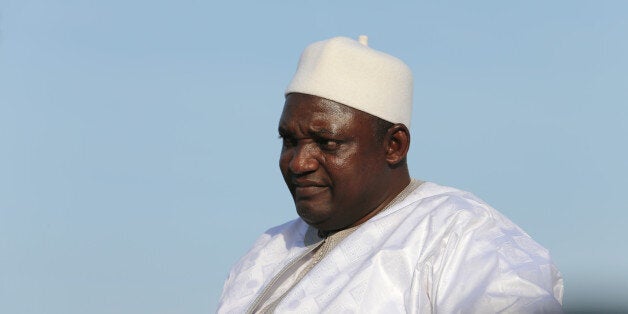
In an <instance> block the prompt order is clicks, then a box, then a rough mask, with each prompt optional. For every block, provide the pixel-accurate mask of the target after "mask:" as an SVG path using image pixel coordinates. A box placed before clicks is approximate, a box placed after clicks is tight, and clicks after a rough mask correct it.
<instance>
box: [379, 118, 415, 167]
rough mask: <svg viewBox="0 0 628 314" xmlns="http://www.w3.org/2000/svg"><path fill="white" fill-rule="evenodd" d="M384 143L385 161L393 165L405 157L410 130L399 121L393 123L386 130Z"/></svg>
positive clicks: (408, 145) (408, 146) (408, 147)
mask: <svg viewBox="0 0 628 314" xmlns="http://www.w3.org/2000/svg"><path fill="white" fill-rule="evenodd" d="M385 143H386V161H387V162H388V164H389V165H391V166H395V165H397V164H399V163H401V162H402V161H404V160H405V159H406V155H407V154H408V150H409V149H410V131H409V130H408V128H407V127H406V126H405V125H403V124H401V123H397V124H394V125H393V126H391V127H390V128H388V132H386V141H385Z"/></svg>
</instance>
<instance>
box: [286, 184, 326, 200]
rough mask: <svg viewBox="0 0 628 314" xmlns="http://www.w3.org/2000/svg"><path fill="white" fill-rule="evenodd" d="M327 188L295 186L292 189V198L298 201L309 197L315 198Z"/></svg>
mask: <svg viewBox="0 0 628 314" xmlns="http://www.w3.org/2000/svg"><path fill="white" fill-rule="evenodd" d="M327 189H328V188H327V187H326V186H318V185H301V186H300V185H297V186H295V188H294V198H295V199H299V198H309V197H313V196H316V195H317V194H320V193H322V192H324V191H326V190H327Z"/></svg>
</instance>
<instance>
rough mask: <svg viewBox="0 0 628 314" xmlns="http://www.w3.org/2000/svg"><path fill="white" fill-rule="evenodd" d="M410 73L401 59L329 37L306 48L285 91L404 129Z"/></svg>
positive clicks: (363, 42) (361, 43) (408, 114)
mask: <svg viewBox="0 0 628 314" xmlns="http://www.w3.org/2000/svg"><path fill="white" fill-rule="evenodd" d="M412 86H413V85H412V71H411V70H410V68H409V67H408V66H407V65H406V64H405V63H404V62H403V61H401V60H399V59H397V58H395V57H393V56H391V55H389V54H386V53H383V52H381V51H377V50H375V49H372V48H370V47H368V46H367V38H366V36H360V38H359V42H358V41H356V40H353V39H350V38H346V37H335V38H331V39H328V40H323V41H319V42H315V43H313V44H311V45H309V46H308V47H307V48H305V50H304V51H303V54H301V59H300V60H299V65H298V67H297V72H296V73H295V75H294V77H293V78H292V81H291V82H290V84H289V85H288V88H287V89H286V95H288V94H289V93H302V94H309V95H314V96H318V97H322V98H326V99H329V100H333V101H335V102H338V103H341V104H344V105H346V106H349V107H353V108H355V109H358V110H361V111H364V112H367V113H369V114H372V115H374V116H377V117H380V118H382V119H384V120H386V121H389V122H393V123H403V124H405V125H406V126H407V127H410V117H411V114H412Z"/></svg>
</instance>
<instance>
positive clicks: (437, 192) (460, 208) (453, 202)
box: [391, 182, 503, 219]
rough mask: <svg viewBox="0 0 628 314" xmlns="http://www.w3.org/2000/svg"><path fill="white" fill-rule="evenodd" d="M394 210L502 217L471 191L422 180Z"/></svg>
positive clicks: (419, 213)
mask: <svg viewBox="0 0 628 314" xmlns="http://www.w3.org/2000/svg"><path fill="white" fill-rule="evenodd" d="M395 211H406V212H408V213H411V214H413V215H419V216H423V215H431V216H433V215H438V216H450V215H452V214H456V213H458V214H464V215H468V216H469V217H487V218H495V217H499V218H500V219H501V218H503V216H502V215H501V214H500V213H499V212H498V211H497V210H495V209H494V208H493V207H491V206H490V205H488V204H487V203H486V202H485V201H483V200H482V199H480V198H479V197H477V196H475V195H474V194H473V193H471V192H467V191H464V190H460V189H457V188H454V187H450V186H444V185H440V184H437V183H434V182H423V183H422V184H421V185H419V186H418V187H417V188H416V189H415V190H414V191H412V192H411V193H410V194H409V195H408V196H407V197H406V198H405V199H404V200H403V201H401V202H399V203H398V204H397V205H396V206H394V208H392V210H391V212H395Z"/></svg>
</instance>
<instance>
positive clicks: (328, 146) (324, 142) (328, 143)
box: [318, 139, 340, 151]
mask: <svg viewBox="0 0 628 314" xmlns="http://www.w3.org/2000/svg"><path fill="white" fill-rule="evenodd" d="M318 145H319V146H320V147H321V148H322V149H324V150H328V151H332V150H336V149H338V147H339V146H340V143H339V142H338V141H334V140H328V139H321V140H320V141H318Z"/></svg>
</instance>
